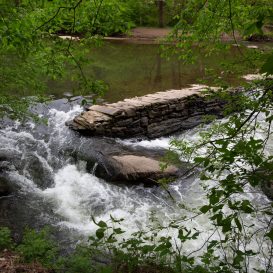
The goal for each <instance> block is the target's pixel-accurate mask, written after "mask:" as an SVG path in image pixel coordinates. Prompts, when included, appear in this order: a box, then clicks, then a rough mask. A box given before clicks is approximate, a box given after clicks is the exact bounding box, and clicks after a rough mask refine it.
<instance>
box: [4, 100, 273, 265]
mask: <svg viewBox="0 0 273 273" xmlns="http://www.w3.org/2000/svg"><path fill="white" fill-rule="evenodd" d="M81 110H82V109H81V108H80V107H79V106H78V105H77V103H75V104H74V105H71V104H69V103H68V102H67V101H65V100H62V101H60V102H59V103H55V104H54V103H53V104H52V105H51V106H49V107H45V106H41V107H40V109H39V112H40V113H41V115H44V116H46V117H47V118H48V126H45V125H42V124H34V123H28V124H27V125H26V126H22V125H21V124H20V123H9V124H6V125H5V126H3V127H2V129H1V130H0V143H1V147H0V158H1V161H0V163H1V169H2V171H1V177H2V178H5V179H7V180H8V181H9V184H10V185H12V186H13V188H14V193H13V195H12V196H10V197H8V198H3V199H1V200H0V208H1V213H2V215H1V216H2V224H3V221H6V222H4V224H8V225H10V226H13V227H16V228H17V229H20V228H21V229H22V228H23V227H25V226H26V225H30V226H32V227H41V226H44V225H52V226H55V227H57V229H58V230H59V231H61V233H62V236H63V237H66V240H67V241H69V238H71V240H73V239H72V238H74V239H75V237H76V238H79V236H80V237H83V238H84V237H86V236H88V235H90V234H92V233H94V231H95V229H96V226H95V224H94V223H93V221H92V219H91V216H94V217H95V218H96V219H97V220H104V221H108V220H109V219H110V215H112V216H113V217H115V218H118V219H120V218H124V221H123V222H122V223H121V227H122V228H123V229H125V230H126V231H128V233H129V234H130V233H132V232H133V231H136V230H138V229H142V228H145V227H147V226H148V225H149V224H150V223H151V222H150V218H151V217H153V218H156V219H158V221H159V222H161V223H162V224H164V223H168V222H169V221H170V220H172V219H175V218H177V217H181V216H187V217H190V216H191V215H193V211H194V209H195V208H198V207H200V206H201V205H202V204H204V203H205V202H206V199H205V193H204V191H203V189H202V187H201V186H200V181H199V180H198V179H197V178H196V177H195V176H192V177H189V178H186V179H185V178H183V179H182V178H180V179H177V181H175V182H174V183H173V184H172V185H171V186H170V189H169V190H170V192H171V194H172V196H173V197H174V199H175V202H174V201H173V200H172V199H170V198H169V196H168V194H167V192H166V191H164V190H162V189H161V188H160V187H156V186H154V187H145V186H144V185H137V186H136V185H116V184H112V183H108V182H107V181H104V180H102V179H99V178H97V177H96V176H95V175H94V169H95V167H96V165H95V164H96V160H98V153H97V152H98V151H101V150H107V149H115V147H130V148H133V149H135V148H136V147H138V148H139V147H142V148H140V149H144V148H145V149H150V150H151V151H152V150H157V149H162V148H163V149H164V148H167V147H168V142H169V140H170V138H167V137H166V138H160V139H156V140H151V141H149V140H141V141H136V140H126V141H125V140H110V139H106V138H105V139H103V138H97V139H96V138H86V137H82V136H79V135H78V134H77V133H75V132H73V131H71V130H69V129H68V128H67V127H66V126H65V121H67V120H70V119H71V118H72V117H73V116H75V115H76V114H78V113H79V112H80V111H81ZM181 136H183V137H187V138H192V139H195V138H196V130H190V131H188V132H185V133H183V134H182V135H181ZM272 144H273V141H272V140H270V145H271V146H270V147H271V148H272ZM271 148H270V149H271ZM86 150H87V151H88V152H90V153H91V154H92V156H91V158H94V161H93V162H91V165H92V166H91V168H88V162H86V161H85V160H83V159H82V158H81V157H77V156H75V153H79V152H81V151H86ZM270 152H272V151H270ZM1 177H0V178H1ZM251 198H252V199H256V200H259V202H265V203H266V202H267V199H266V197H265V196H264V195H263V194H262V193H255V194H253V195H251ZM246 220H247V219H246ZM249 221H253V220H252V219H249ZM186 225H187V227H188V228H190V227H194V228H196V229H198V230H199V231H202V234H201V236H200V237H199V238H198V240H193V241H191V242H188V243H187V244H186V245H185V249H187V251H189V252H191V251H194V250H196V249H198V248H200V246H201V245H202V244H203V243H204V242H205V240H206V239H207V238H208V236H210V235H212V233H213V230H214V228H213V226H212V225H211V224H209V221H208V218H207V216H201V217H198V218H195V219H193V220H191V221H188V222H187V223H186ZM264 225H265V223H264V222H263V219H262V218H261V219H257V220H256V222H255V229H257V230H258V229H259V228H260V227H263V226H264ZM173 232H174V233H173V234H172V233H171V234H172V235H175V231H173ZM68 234H70V235H69V236H70V237H69V236H68ZM215 236H216V235H215ZM67 237H68V238H67ZM68 244H69V242H68ZM251 247H253V249H257V248H258V243H256V244H255V243H254V244H251ZM266 251H269V250H268V249H267V250H266ZM268 253H269V252H268ZM263 261H264V260H263V258H262V257H261V258H259V259H258V260H257V259H256V260H254V261H253V263H254V264H255V266H262V265H263Z"/></svg>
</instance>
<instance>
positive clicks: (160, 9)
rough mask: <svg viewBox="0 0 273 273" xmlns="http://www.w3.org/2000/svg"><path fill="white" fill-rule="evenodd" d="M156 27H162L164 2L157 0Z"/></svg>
mask: <svg viewBox="0 0 273 273" xmlns="http://www.w3.org/2000/svg"><path fill="white" fill-rule="evenodd" d="M158 25H159V27H164V0H158Z"/></svg>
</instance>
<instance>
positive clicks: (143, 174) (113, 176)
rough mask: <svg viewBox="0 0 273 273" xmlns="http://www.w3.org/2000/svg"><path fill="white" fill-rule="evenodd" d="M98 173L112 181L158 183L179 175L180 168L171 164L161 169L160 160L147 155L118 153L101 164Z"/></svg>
mask: <svg viewBox="0 0 273 273" xmlns="http://www.w3.org/2000/svg"><path fill="white" fill-rule="evenodd" d="M96 174H97V175H99V176H101V177H103V178H106V179H107V180H111V181H118V182H122V181H129V182H143V183H147V182H148V183H156V182H157V180H158V179H160V178H164V177H177V176H178V168H176V167H175V166H169V167H167V169H165V170H164V171H162V170H161V167H160V161H159V160H157V159H154V158H151V157H147V156H138V155H116V156H112V157H109V158H108V159H107V161H105V162H104V165H103V166H102V165H100V166H99V168H98V170H97V171H96Z"/></svg>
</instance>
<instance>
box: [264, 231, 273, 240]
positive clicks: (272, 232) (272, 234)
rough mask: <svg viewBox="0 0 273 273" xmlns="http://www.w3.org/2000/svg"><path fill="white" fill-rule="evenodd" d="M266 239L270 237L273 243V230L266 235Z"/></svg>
mask: <svg viewBox="0 0 273 273" xmlns="http://www.w3.org/2000/svg"><path fill="white" fill-rule="evenodd" d="M265 236H266V237H268V238H269V239H270V240H271V241H272V242H273V228H271V230H270V231H269V232H268V233H266V234H265Z"/></svg>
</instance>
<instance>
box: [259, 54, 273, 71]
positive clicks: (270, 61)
mask: <svg viewBox="0 0 273 273" xmlns="http://www.w3.org/2000/svg"><path fill="white" fill-rule="evenodd" d="M260 72H261V73H265V74H266V75H273V53H272V54H271V55H270V56H269V57H268V58H267V60H266V61H265V63H264V64H263V66H262V68H261V70H260Z"/></svg>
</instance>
